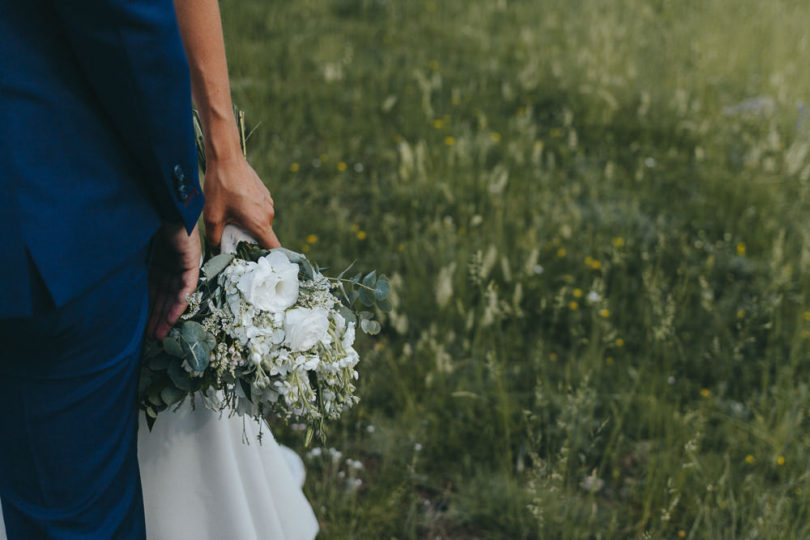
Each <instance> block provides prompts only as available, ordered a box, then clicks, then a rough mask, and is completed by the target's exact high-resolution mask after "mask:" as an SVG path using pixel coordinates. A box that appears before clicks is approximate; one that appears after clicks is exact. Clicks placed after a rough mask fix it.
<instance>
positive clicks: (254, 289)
mask: <svg viewBox="0 0 810 540" xmlns="http://www.w3.org/2000/svg"><path fill="white" fill-rule="evenodd" d="M237 287H238V288H239V290H240V291H241V292H242V294H243V295H244V298H245V300H246V301H247V302H249V303H250V304H252V305H254V306H256V307H257V308H259V309H260V310H263V311H270V312H274V313H275V312H279V311H284V310H285V309H287V308H288V307H290V306H292V305H293V304H295V301H296V300H298V265H297V264H293V263H291V262H290V259H288V258H287V256H286V255H284V254H283V253H281V252H278V251H274V252H271V253H268V254H267V255H265V256H264V257H262V258H261V259H259V261H258V262H255V263H248V270H247V272H245V273H244V274H243V275H242V277H240V278H239V282H238V284H237Z"/></svg>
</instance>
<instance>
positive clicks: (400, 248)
mask: <svg viewBox="0 0 810 540" xmlns="http://www.w3.org/2000/svg"><path fill="white" fill-rule="evenodd" d="M397 251H405V244H402V243H399V244H397Z"/></svg>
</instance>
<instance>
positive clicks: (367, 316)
mask: <svg viewBox="0 0 810 540" xmlns="http://www.w3.org/2000/svg"><path fill="white" fill-rule="evenodd" d="M357 316H358V317H360V319H361V320H365V319H373V318H374V314H373V313H372V312H370V311H361V312H360V313H358V314H357Z"/></svg>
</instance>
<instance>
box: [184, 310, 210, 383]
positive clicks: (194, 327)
mask: <svg viewBox="0 0 810 540" xmlns="http://www.w3.org/2000/svg"><path fill="white" fill-rule="evenodd" d="M180 344H181V346H182V347H183V352H184V353H185V354H184V355H183V358H184V359H185V360H186V361H187V362H188V364H189V366H191V368H192V369H193V370H195V371H205V368H207V367H208V357H209V356H211V352H212V351H213V350H214V347H215V346H216V338H214V336H212V335H211V334H209V333H208V332H206V331H205V328H203V326H202V325H201V324H200V323H198V322H196V321H185V322H184V323H183V325H182V326H181V327H180Z"/></svg>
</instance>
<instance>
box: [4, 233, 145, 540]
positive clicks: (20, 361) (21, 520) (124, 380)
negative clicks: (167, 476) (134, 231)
mask: <svg viewBox="0 0 810 540" xmlns="http://www.w3.org/2000/svg"><path fill="white" fill-rule="evenodd" d="M147 253H148V249H147V248H146V247H144V248H143V249H142V250H140V251H139V252H138V254H137V256H136V257H134V258H133V259H131V260H130V261H128V263H127V264H125V265H124V266H122V267H120V268H118V269H116V270H115V271H113V272H112V273H110V274H108V275H107V277H105V278H104V279H103V280H102V281H100V282H99V283H97V284H96V285H95V286H93V288H92V289H90V290H89V291H86V292H85V293H83V294H81V295H80V296H79V297H77V298H75V299H74V300H72V301H70V302H69V303H68V304H66V305H64V306H61V307H58V308H57V307H55V306H54V305H53V302H52V300H50V298H49V296H48V293H47V289H46V288H45V285H44V283H43V282H42V280H41V278H40V277H39V276H38V275H37V274H36V270H35V268H34V267H33V265H31V272H32V273H33V278H34V279H32V287H33V289H34V290H32V297H33V298H34V299H35V302H34V305H35V312H34V315H33V316H31V317H25V318H14V319H0V347H1V348H2V350H3V352H2V353H1V354H0V464H2V465H1V466H0V497H2V504H3V514H4V518H5V523H6V532H7V535H8V538H9V540H17V539H25V540H36V539H99V540H101V539H112V538H115V539H119V538H120V539H130V538H131V539H136V538H145V536H146V534H145V526H144V516H143V501H142V495H141V485H140V476H139V472H138V460H137V426H138V423H137V414H138V410H137V387H138V375H139V370H140V368H139V358H140V352H141V340H142V336H143V332H144V326H145V323H146V318H147V313H148V289H147ZM6 286H8V285H6Z"/></svg>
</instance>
